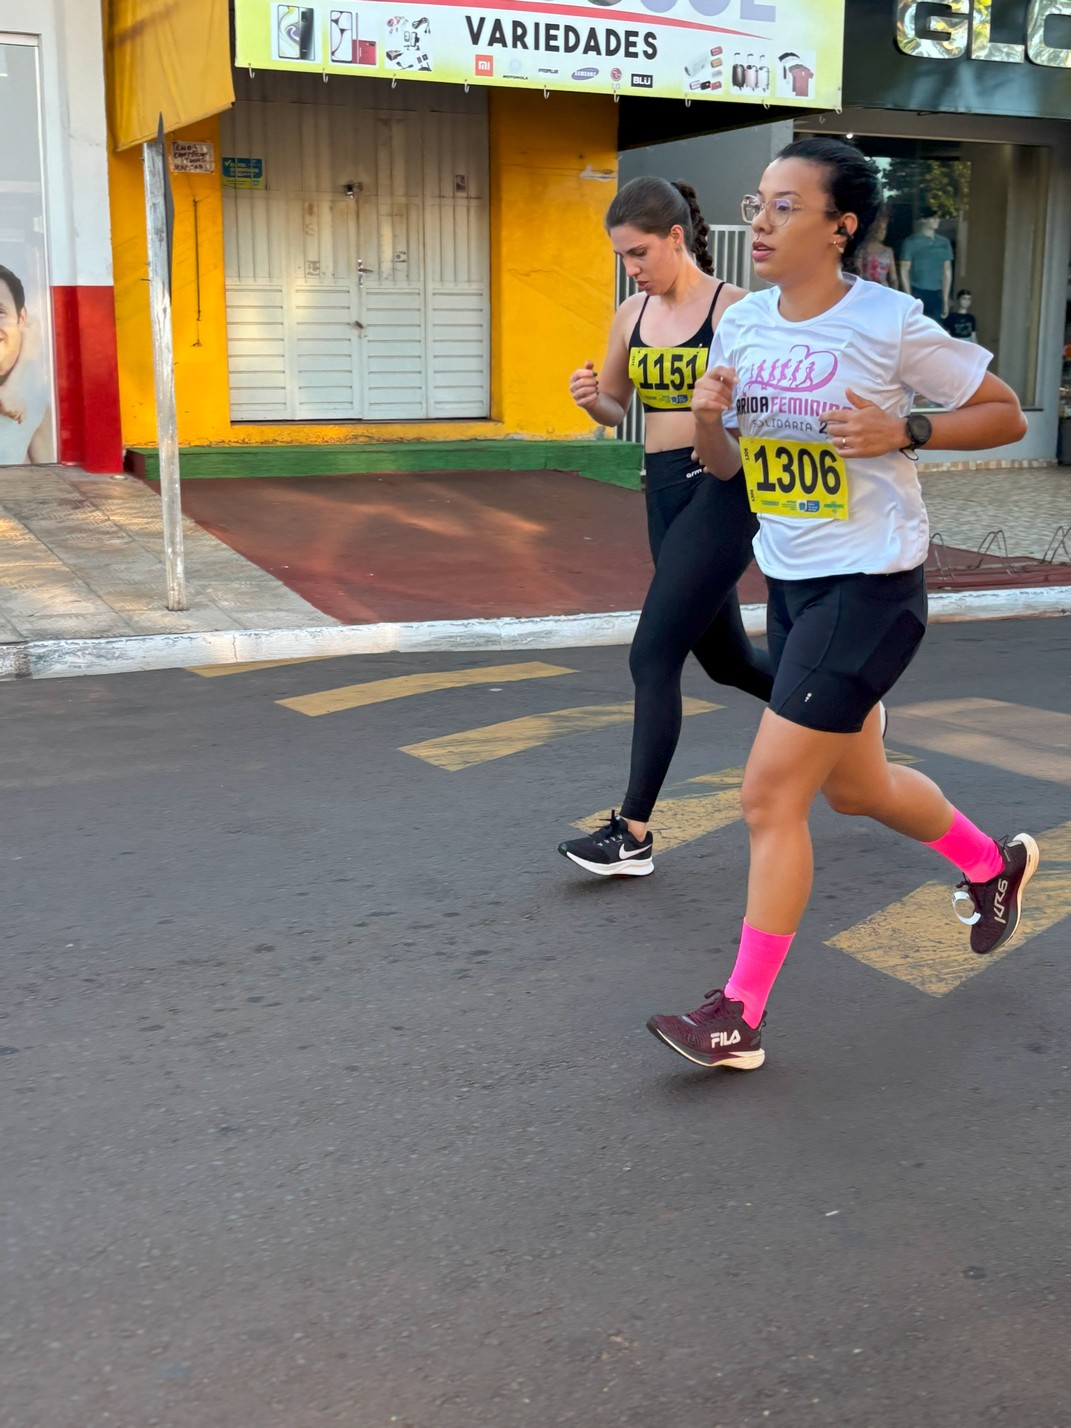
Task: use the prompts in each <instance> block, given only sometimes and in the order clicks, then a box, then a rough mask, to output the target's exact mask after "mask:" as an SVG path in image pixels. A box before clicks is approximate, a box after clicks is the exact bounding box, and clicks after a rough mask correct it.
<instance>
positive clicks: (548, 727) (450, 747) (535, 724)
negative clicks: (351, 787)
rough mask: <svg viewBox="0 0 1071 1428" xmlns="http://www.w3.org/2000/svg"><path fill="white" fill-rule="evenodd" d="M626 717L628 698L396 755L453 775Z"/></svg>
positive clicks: (703, 708) (699, 709)
mask: <svg viewBox="0 0 1071 1428" xmlns="http://www.w3.org/2000/svg"><path fill="white" fill-rule="evenodd" d="M516 667H517V666H513V668H516ZM560 672H561V673H568V672H569V671H560ZM683 704H684V713H685V714H686V715H691V714H709V713H712V712H713V711H714V710H715V709H723V708H724V707H725V706H724V705H722V704H707V703H705V702H704V701H703V700H702V699H688V698H686V699H685V700H684V701H683ZM631 719H632V701H631V700H629V702H628V703H627V704H589V705H584V706H582V707H581V708H579V709H552V710H551V711H550V713H548V714H530V715H528V716H527V717H526V718H524V719H507V720H506V721H505V722H504V723H502V724H485V725H484V726H483V728H481V729H463V730H462V731H461V732H460V733H458V734H447V735H446V736H445V737H443V738H440V739H425V740H423V742H421V743H419V744H406V745H405V746H404V747H403V748H402V749H401V751H400V752H401V753H403V754H412V755H413V757H414V758H417V759H423V760H424V761H425V763H429V764H434V765H435V767H436V768H440V769H448V770H449V771H450V772H452V773H453V772H456V771H457V770H458V769H467V768H471V767H472V766H473V765H474V764H485V763H489V762H490V761H491V760H492V759H504V758H506V757H507V755H509V754H519V753H521V752H522V751H523V750H525V749H534V748H535V747H536V746H537V745H539V744H549V743H551V742H553V741H554V740H555V739H568V738H571V737H572V736H573V735H574V734H590V733H592V732H594V731H595V730H596V729H608V728H610V726H611V725H613V724H627V723H629V721H630V720H631Z"/></svg>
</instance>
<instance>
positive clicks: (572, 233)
mask: <svg viewBox="0 0 1071 1428" xmlns="http://www.w3.org/2000/svg"><path fill="white" fill-rule="evenodd" d="M489 97H490V140H491V155H490V177H491V323H492V368H491V419H490V420H488V421H450V422H444V421H427V422H389V423H378V424H377V423H371V422H352V423H348V424H343V425H340V424H332V425H309V424H305V423H286V424H281V425H270V426H261V425H251V424H248V423H239V424H237V425H236V424H234V423H232V422H231V419H230V414H229V394H228V389H227V330H226V294H225V290H224V275H223V205H222V194H221V189H220V183H219V174H218V172H217V173H215V174H173V175H172V176H171V177H172V187H173V191H174V197H175V251H174V263H173V272H172V290H173V311H172V322H173V331H174V346H175V394H176V402H177V406H178V430H179V440H180V442H181V444H182V445H183V446H218V445H232V444H237V445H264V444H272V443H287V444H296V445H306V444H310V445H311V444H313V443H317V442H354V441H376V440H379V441H400V440H427V441H431V440H436V441H449V440H454V441H460V440H470V439H473V438H478V437H503V436H525V437H530V438H536V439H540V438H546V437H553V438H558V439H560V438H562V437H571V436H591V435H593V434H594V432H595V428H594V427H593V426H592V424H591V422H590V421H589V419H588V418H587V417H586V416H584V414H583V413H582V412H581V411H579V410H578V408H577V407H575V406H574V405H573V403H572V402H571V401H570V400H569V397H568V393H567V391H566V378H567V376H568V374H569V372H570V371H572V369H573V368H574V367H576V366H578V365H579V364H580V363H581V362H583V361H584V360H586V359H587V358H588V357H591V358H593V359H594V360H595V362H596V363H599V362H601V360H602V355H603V351H604V349H605V344H606V334H607V330H608V328H609V325H610V319H611V317H612V315H613V259H612V254H611V251H610V245H609V242H608V241H607V238H606V234H605V232H604V230H603V224H602V220H603V214H604V212H605V210H606V207H607V205H608V204H609V202H610V199H611V198H612V197H613V194H614V192H615V183H613V182H599V181H597V180H593V179H591V178H581V177H580V175H581V173H582V172H583V171H584V170H586V169H590V170H593V171H599V170H603V171H610V172H612V173H613V175H614V177H615V179H616V174H617V150H616V139H617V111H616V108H615V106H614V104H613V101H612V100H611V99H609V98H608V97H606V96H601V95H586V94H585V95H572V94H551V95H550V97H549V98H547V99H544V98H543V96H542V94H541V93H539V92H538V91H537V92H528V91H524V90H497V89H495V90H491V92H490V96H489ZM176 137H179V138H183V139H207V140H210V141H211V142H212V143H213V144H214V145H215V150H216V159H217V168H218V162H219V152H220V150H219V125H218V123H217V122H216V121H215V120H208V121H206V122H204V123H201V124H196V125H193V126H191V127H190V128H189V129H184V130H182V131H181V133H180V134H178V135H176ZM110 165H111V194H110V198H111V218H112V245H113V249H114V257H115V303H116V322H117V327H118V340H119V369H120V375H119V387H120V400H121V404H122V423H123V442H124V445H126V446H153V445H155V443H156V417H155V397H154V389H153V368H152V342H151V337H150V331H149V308H148V295H147V287H146V281H145V279H146V270H147V258H146V249H145V198H144V188H143V179H142V167H141V150H140V149H135V150H131V151H128V152H125V153H122V154H113V155H112V156H111V160H110ZM195 214H196V228H195ZM195 231H196V243H195ZM198 311H199V312H200V316H199V317H198Z"/></svg>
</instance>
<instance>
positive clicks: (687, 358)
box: [628, 347, 710, 412]
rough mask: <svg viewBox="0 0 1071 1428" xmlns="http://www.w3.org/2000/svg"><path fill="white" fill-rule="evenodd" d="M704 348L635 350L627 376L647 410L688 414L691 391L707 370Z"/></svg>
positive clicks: (636, 348)
mask: <svg viewBox="0 0 1071 1428" xmlns="http://www.w3.org/2000/svg"><path fill="white" fill-rule="evenodd" d="M709 355H710V353H709V351H708V350H707V348H705V347H633V348H632V350H631V351H630V352H629V354H628V375H629V379H630V381H631V382H632V385H633V386H634V387H635V388H636V393H637V395H638V396H639V399H640V401H641V402H642V403H643V405H644V406H645V407H648V408H651V409H653V410H656V411H667V412H671V411H688V410H689V409H690V407H691V405H692V388H693V387H694V386H695V384H696V382H698V380H699V378H700V377H701V376H702V375H703V373H704V372H705V371H706V370H707V358H708V357H709Z"/></svg>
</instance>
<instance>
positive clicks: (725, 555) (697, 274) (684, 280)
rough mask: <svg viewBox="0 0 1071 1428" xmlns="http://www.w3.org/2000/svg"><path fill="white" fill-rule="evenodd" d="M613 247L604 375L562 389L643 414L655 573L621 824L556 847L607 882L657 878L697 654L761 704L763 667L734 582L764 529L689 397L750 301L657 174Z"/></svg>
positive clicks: (687, 194) (595, 405) (636, 670)
mask: <svg viewBox="0 0 1071 1428" xmlns="http://www.w3.org/2000/svg"><path fill="white" fill-rule="evenodd" d="M606 228H607V231H608V232H609V234H610V239H611V241H612V243H613V245H614V252H615V253H617V254H618V256H619V257H620V258H621V260H622V262H623V263H624V264H625V271H626V272H627V273H628V275H629V277H630V278H632V279H633V280H634V281H635V282H636V285H637V286H638V288H639V292H638V293H635V294H634V295H633V296H632V297H629V298H626V299H625V301H624V302H623V303H622V304H621V306H620V307H619V308H618V310H617V313H616V315H615V317H614V321H613V326H612V327H611V329H610V342H609V347H608V350H607V354H606V360H605V362H604V363H603V366H602V371H601V373H597V372H596V371H595V366H594V363H592V362H587V363H585V365H584V366H583V367H581V368H579V369H578V370H577V371H575V372H574V373H573V374H572V376H571V377H570V379H569V390H570V393H571V394H572V397H573V400H574V401H575V402H576V404H577V406H579V407H581V408H582V409H583V410H584V411H586V412H587V413H588V415H589V416H590V417H591V418H592V420H593V421H596V422H598V424H599V425H600V426H619V425H620V424H621V422H622V421H624V419H625V413H626V412H627V411H628V408H629V404H630V403H631V401H632V397H633V393H634V392H635V393H637V394H638V395H639V397H640V400H641V402H642V404H643V409H644V412H645V413H646V421H645V428H646V457H645V466H646V480H645V482H644V485H645V489H646V495H647V531H648V536H649V538H650V543H651V554H652V556H653V558H654V562H655V572H654V576H653V578H652V580H651V585H650V589H649V590H648V592H647V598H646V599H645V600H644V604H643V610H642V612H641V614H640V621H639V625H638V626H637V628H636V634H635V637H634V639H633V641H632V650H631V653H630V655H629V668H630V670H631V671H632V677H633V680H634V682H635V685H636V709H635V717H634V721H633V728H632V764H631V769H630V773H629V785H628V792H627V793H626V795H625V799H624V802H623V803H622V805H621V814H620V817H619V816H618V815H617V814H616V813H611V815H610V821H609V823H607V824H605V825H604V826H603V827H602V828H600V829H598V830H597V831H596V832H595V833H593V834H591V835H590V836H588V837H584V838H572V839H569V840H568V841H567V842H564V843H560V844H559V845H558V851H559V852H560V853H562V854H563V855H564V856H565V857H567V858H569V859H571V860H572V862H574V863H577V864H578V865H579V866H580V867H582V868H585V869H587V870H588V871H589V872H592V873H597V874H599V875H600V876H602V877H612V876H615V875H619V876H628V877H641V876H643V875H644V874H646V873H650V872H651V871H652V870H653V867H654V863H653V846H654V840H653V838H652V835H651V833H650V832H649V831H648V828H647V823H648V820H649V818H650V816H651V811H652V809H653V808H654V805H655V801H656V800H657V798H658V795H659V793H660V791H661V788H662V784H663V782H664V781H665V777H666V773H667V772H668V770H669V765H670V761H671V760H672V758H673V753H674V750H675V749H676V747H677V740H678V739H679V737H680V729H681V672H682V670H683V668H684V661H685V659H686V658H687V656H688V651H689V650H691V651H692V653H693V654H694V655H695V657H696V659H697V660H698V661H699V663H700V664H701V665H702V666H703V668H704V669H705V670H706V672H707V674H709V675H710V677H711V679H713V680H716V681H717V682H718V683H719V684H729V685H734V686H735V687H736V688H737V689H743V690H745V691H746V692H747V693H749V694H754V695H755V696H756V698H758V699H763V700H769V697H770V689H771V683H772V680H771V674H770V663H769V660H768V659H767V657H766V655H765V654H764V653H763V652H762V651H760V650H756V649H755V648H754V647H753V646H752V644H751V642H750V640H749V639H748V638H747V635H746V634H745V633H744V626H743V621H742V620H741V618H740V604H739V601H738V599H737V594H736V583H737V581H738V580H739V579H740V577H741V576H742V575H743V573H744V571H745V570H746V569H747V567H748V565H749V564H750V563H751V558H752V551H751V541H752V538H753V536H754V534H755V532H756V530H757V529H758V523H757V520H756V518H755V516H753V515H752V513H751V510H750V508H749V506H748V500H747V491H746V488H745V485H744V479H743V476H742V475H741V476H739V477H738V478H737V479H735V480H733V481H728V482H721V481H717V480H716V479H715V478H714V477H713V476H710V475H708V474H707V473H706V472H705V471H704V470H703V468H702V466H701V465H700V464H699V463H698V462H697V461H696V460H694V459H693V456H692V450H693V447H694V445H695V422H694V419H693V417H692V410H691V395H692V389H693V387H694V386H695V383H696V381H697V380H698V379H699V377H701V376H702V374H703V372H704V371H705V370H706V364H707V354H708V351H709V348H710V344H711V342H712V340H713V336H714V329H715V327H716V326H717V324H718V320H719V318H720V317H721V315H722V313H723V312H724V311H725V310H726V308H727V307H729V306H730V305H731V304H732V303H734V302H736V301H737V300H738V299H739V298H742V297H743V296H744V291H743V289H742V288H737V287H732V286H731V285H730V284H728V283H723V282H719V281H718V280H717V279H716V278H715V276H714V273H713V266H712V264H711V261H710V256H709V254H708V252H707V225H706V222H705V221H704V219H703V215H702V214H701V213H700V211H699V206H698V204H697V202H696V197H695V191H694V190H693V189H691V188H689V187H688V186H687V185H686V184H671V183H667V182H666V180H665V179H660V178H638V179H633V180H632V182H631V183H628V184H626V185H625V187H624V188H623V189H622V190H621V192H620V193H619V194H618V195H617V197H616V198H615V199H614V201H613V203H611V205H610V208H609V210H608V211H607V214H606Z"/></svg>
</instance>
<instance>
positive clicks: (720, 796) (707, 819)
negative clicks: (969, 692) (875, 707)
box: [573, 750, 916, 853]
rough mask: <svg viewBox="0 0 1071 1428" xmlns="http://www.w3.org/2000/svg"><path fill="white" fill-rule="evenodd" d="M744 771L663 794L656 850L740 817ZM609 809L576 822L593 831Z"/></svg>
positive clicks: (902, 758) (655, 817)
mask: <svg viewBox="0 0 1071 1428" xmlns="http://www.w3.org/2000/svg"><path fill="white" fill-rule="evenodd" d="M887 757H888V759H889V762H890V763H899V764H913V763H915V762H916V760H915V759H914V758H913V757H912V756H911V755H910V754H899V753H895V752H894V751H892V750H889V752H888V755H887ZM743 779H744V770H743V769H742V768H735V769H718V770H716V771H715V772H714V773H708V774H697V775H696V777H695V778H690V779H688V780H687V781H686V782H685V783H684V784H678V785H677V786H678V787H679V788H690V787H691V786H692V785H693V784H699V785H701V786H702V785H704V784H706V785H709V786H713V787H715V788H719V789H721V790H722V792H720V793H684V794H681V795H679V796H675V797H670V798H665V797H662V798H660V799H659V800H658V803H657V804H656V805H655V809H654V812H653V813H652V814H651V831H652V832H653V833H654V835H655V852H656V853H668V852H669V851H670V849H672V848H681V847H683V846H684V844H685V843H694V842H695V840H696V839H697V838H705V837H706V835H707V834H708V833H717V832H718V831H719V830H720V829H722V828H727V827H728V826H729V824H730V823H735V822H736V821H737V819H738V818H739V817H740V785H741V783H742V782H743ZM609 817H610V810H609V809H608V808H604V809H603V810H602V811H601V812H600V813H592V814H591V815H590V816H589V817H587V818H582V819H580V821H579V822H577V823H574V824H573V827H574V828H579V829H580V831H581V832H582V833H594V831H595V829H596V828H601V827H602V825H603V824H604V823H605V822H606V821H607V820H608V819H609Z"/></svg>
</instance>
